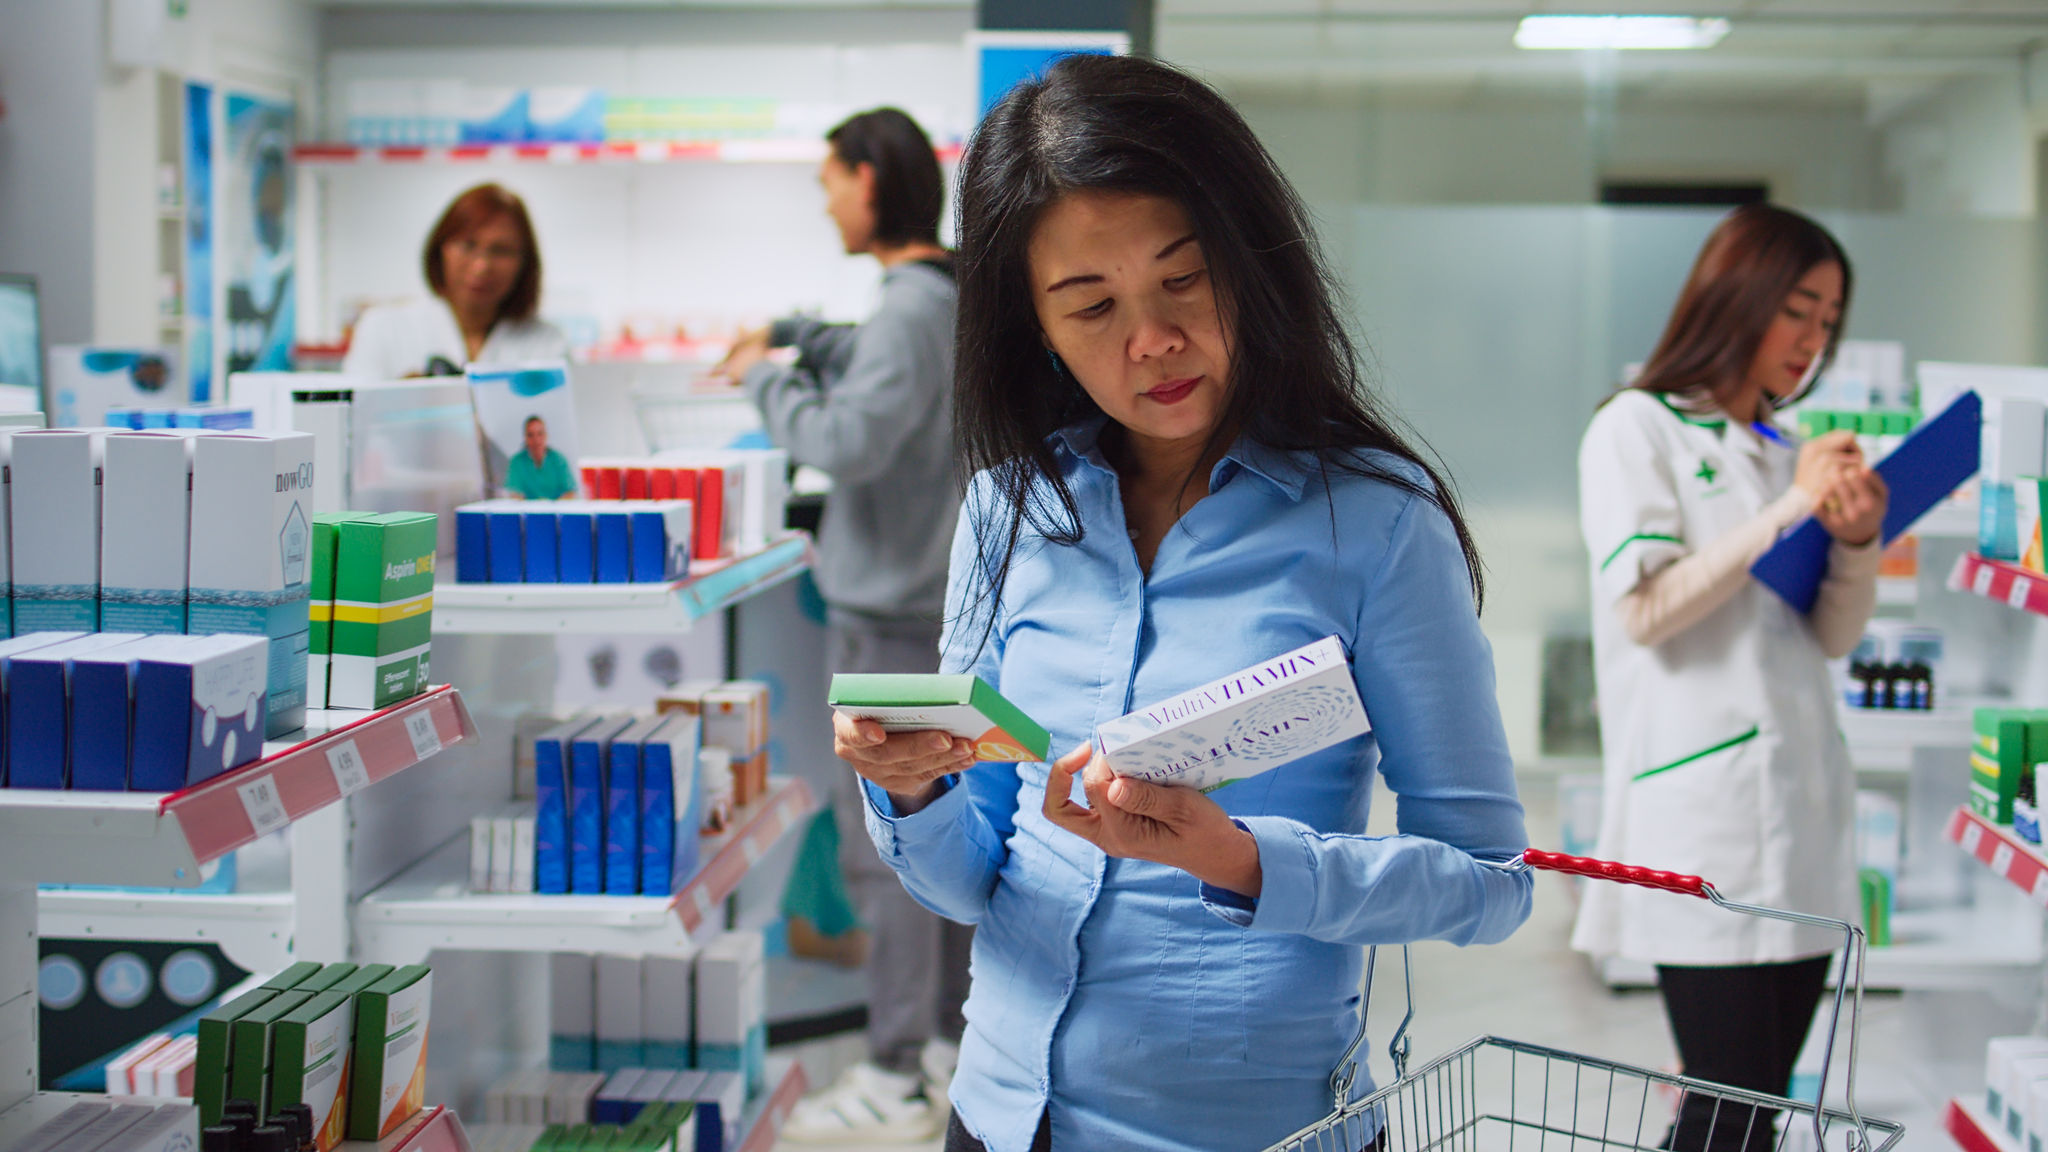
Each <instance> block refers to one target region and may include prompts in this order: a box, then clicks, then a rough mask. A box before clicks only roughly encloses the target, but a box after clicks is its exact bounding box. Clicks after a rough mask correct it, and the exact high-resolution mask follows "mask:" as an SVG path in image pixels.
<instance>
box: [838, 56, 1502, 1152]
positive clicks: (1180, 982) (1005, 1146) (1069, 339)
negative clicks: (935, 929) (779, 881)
mask: <svg viewBox="0 0 2048 1152" xmlns="http://www.w3.org/2000/svg"><path fill="white" fill-rule="evenodd" d="M960 186H961V196H960V228H961V246H960V251H959V265H958V267H959V284H960V312H959V328H958V357H957V366H956V396H957V409H956V411H957V413H958V427H959V429H960V433H961V436H962V440H963V446H964V455H965V464H966V465H967V470H968V472H969V473H970V474H972V475H973V480H972V482H971V483H970V485H969V489H968V495H967V498H966V501H965V503H964V506H963V511H962V516H961V518H960V526H959V528H958V530H957V532H956V534H955V538H954V545H953V554H952V570H951V576H950V585H949V592H948V627H947V632H946V636H945V638H944V640H943V641H942V644H941V648H942V655H943V667H944V670H945V671H948V672H969V673H973V674H975V675H978V676H980V677H982V678H983V679H985V680H987V681H988V682H989V683H990V684H992V685H994V686H995V687H996V688H997V690H998V691H1000V692H1001V693H1002V694H1003V695H1004V696H1006V697H1008V698H1009V699H1010V700H1012V701H1013V702H1015V703H1016V704H1017V705H1019V706H1020V707H1021V708H1023V709H1024V711H1025V712H1027V713H1028V714H1030V715H1031V716H1033V717H1034V718H1036V719H1037V720H1038V721H1039V722H1040V723H1041V724H1043V725H1044V726H1045V727H1046V728H1047V729H1048V730H1049V731H1050V732H1051V733H1052V734H1053V737H1054V740H1055V742H1056V744H1057V746H1058V747H1061V748H1073V749H1074V751H1073V752H1071V753H1069V754H1068V755H1066V756H1065V757H1063V758H1061V759H1060V760H1059V761H1058V762H1056V763H1052V764H1016V765H1012V764H986V763H985V764H972V763H971V762H970V760H969V748H968V745H967V742H966V741H962V740H955V739H952V738H950V737H947V736H945V735H943V734H939V733H932V732H917V733H900V734H896V735H885V734H884V733H883V732H882V731H881V729H880V726H879V725H876V724H873V723H869V722H856V721H850V720H845V719H843V718H842V719H840V720H837V721H835V725H836V727H835V737H836V744H837V747H838V750H839V752H840V754H841V755H842V756H844V757H846V758H847V759H848V760H850V761H852V762H853V763H854V765H855V767H856V769H857V770H858V771H859V773H860V774H861V775H862V776H863V777H864V778H865V790H866V795H867V798H868V813H867V816H868V826H869V832H870V834H871V835H872V836H873V838H874V841H875V843H876V846H877V848H878V849H879V850H880V852H881V854H882V856H883V858H884V859H885V860H886V861H888V863H889V864H890V865H891V867H893V868H894V869H895V871H896V872H897V873H898V874H899V875H900V876H901V877H902V879H903V882H904V884H905V886H906V887H907V888H908V889H909V890H910V892H911V894H912V895H913V896H915V897H916V898H917V899H918V900H919V901H921V902H923V903H924V904H926V905H927V906H928V907H930V908H932V909H933V910H934V911H937V912H939V913H940V914H941V915H945V916H949V917H951V918H953V919H955V920H960V921H965V922H969V923H974V924H976V925H977V926H978V927H977V934H976V937H975V944H974V966H973V986H972V991H971V992H970V994H969V998H968V1001H967V1008H966V1016H967V1021H968V1027H967V1034H966V1037H965V1039H964V1040H963V1042H962V1044H961V1052H960V1064H959V1070H958V1072H957V1073H956V1075H955V1078H954V1080H953V1083H952V1089H951V1092H950V1096H951V1099H952V1103H953V1106H954V1110H955V1115H954V1122H953V1125H952V1128H951V1130H950V1131H949V1132H948V1137H947V1139H948V1143H947V1147H948V1148H949V1149H976V1148H984V1147H985V1148H987V1149H991V1150H994V1152H1025V1150H1026V1149H1031V1148H1038V1149H1042V1148H1047V1147H1053V1148H1059V1149H1061V1150H1062V1152H1069V1150H1071V1152H1081V1150H1094V1149H1111V1148H1114V1149H1119V1150H1123V1149H1158V1150H1162V1152H1163V1150H1168V1149H1191V1148H1202V1149H1232V1150H1236V1149H1257V1148H1263V1147H1265V1146H1267V1145H1269V1144H1271V1143H1273V1142H1274V1141H1276V1140H1278V1139H1280V1138H1281V1137H1283V1136H1285V1135H1287V1134H1288V1133H1290V1132H1292V1131H1294V1130H1296V1129H1298V1128H1300V1127H1302V1126H1303V1125H1306V1124H1309V1123H1311V1122H1313V1121H1315V1120H1316V1119H1318V1118H1319V1117H1321V1116H1322V1115H1324V1114H1325V1113H1327V1112H1328V1110H1329V1108H1330V1104H1331V1101H1330V1096H1329V1087H1328V1085H1329V1077H1330V1072H1331V1070H1332V1066H1333V1065H1334V1064H1335V1063H1336V1061H1337V1060H1338V1058H1339V1056H1340V1055H1341V1054H1342V1053H1343V1050H1344V1048H1345V1045H1346V1044H1347V1043H1348V1042H1349V1040H1350V1038H1351V1036H1352V1033H1353V1032H1354V1031H1355V1030H1356V1028H1357V1024H1358V1017H1357V1013H1358V995H1357V989H1358V983H1359V975H1360V969H1361V965H1362V960H1363V957H1362V953H1361V951H1360V946H1361V945H1367V944H1393V943H1403V942H1407V941H1411V940H1424V939H1438V940H1450V941H1453V942H1455V943H1459V944H1469V943H1489V942H1493V941H1498V940H1500V939H1503V938H1505V937H1506V936H1507V935H1508V934H1509V933H1511V932H1513V931H1514V929H1515V928H1516V927H1517V926H1519V925H1520V924H1521V922H1522V921H1523V920H1524V919H1525V918H1526V917H1527V915H1528V911H1529V896H1530V882H1529V879H1528V878H1527V876H1526V875H1507V874H1503V873H1501V872H1499V871H1496V870H1494V869H1491V868H1489V867H1487V866H1486V865H1485V864H1483V863H1481V862H1480V861H1481V860H1496V861H1498V860H1505V859H1508V858H1510V857H1513V856H1514V855H1516V854H1517V853H1519V852H1520V851H1521V850H1522V848H1523V847H1524V846H1525V835H1524V832H1523V827H1522V809H1521V805H1520V804H1519V803H1518V802H1517V800H1516V798H1515V787H1514V774H1513V765H1512V764H1511V762H1510V760H1509V757H1508V752H1507V747H1506V740H1505V737H1504V735H1503V733H1502V730H1501V723H1500V717H1499V714H1498V711H1497V708H1496V705H1495V700H1494V687H1493V664H1492V660H1491V657H1490V654H1489V651H1488V649H1487V645H1486V641H1485V639H1484V638H1483V637H1482V635H1481V633H1480V630H1479V623H1478V617H1477V611H1476V600H1477V597H1478V591H1479V578H1478V564H1477V560H1476V556H1475V555H1474V553H1473V550H1472V545H1471V540H1470V536H1469V534H1468V532H1467V531H1466V529H1465V526H1464V522H1463V520H1462V518H1461V517H1460V516H1459V514H1458V510H1457V505H1456V502H1455V500H1454V499H1453V498H1452V496H1451V493H1450V489H1449V487H1448V486H1447V485H1446V484H1444V483H1443V482H1442V481H1441V480H1440V478H1439V477H1438V476H1437V475H1436V474H1435V473H1434V472H1433V471H1432V470H1431V468H1430V467H1429V466H1428V465H1427V464H1426V463H1424V462H1423V460H1422V459H1421V457H1420V456H1419V455H1418V453H1416V452H1415V450H1414V449H1412V448H1410V447H1409V446H1408V445H1407V443H1406V442H1405V441H1404V440H1403V439H1402V438H1401V436H1400V435H1399V434H1398V433H1397V432H1396V431H1395V430H1394V429H1393V427H1392V422H1391V421H1390V420H1389V419H1388V418H1387V417H1385V416H1383V415H1381V414H1380V413H1379V412H1378V411H1377V409H1376V407H1375V405H1374V402H1373V400H1372V399H1371V397H1370V395H1369V394H1368V393H1367V391H1366V389H1365V387H1364V384H1363V382H1362V381H1361V379H1360V376H1359V371H1358V369H1357V366H1356V364H1357V361H1356V357H1355V355H1354V349H1353V347H1352V345H1351V343H1350V340H1349V338H1348V337H1347V335H1346V333H1345V327H1344V323H1343V320H1342V317H1341V313H1340V311H1339V308H1338V303H1337V300H1336V298H1335V292H1334V290H1333V287H1332V283H1331V278H1330V275H1329V273H1328V271H1327V269H1326V268H1325V266H1324V265H1323V263H1322V260H1321V257H1320V255H1319V252H1318V250H1317V248H1316V245H1315V243H1314V240H1313V233H1312V229H1311V227H1310V224H1309V220H1308V215H1307V212H1306V211H1305V210H1304V209H1303V207H1302V205H1301V204H1300V202H1299V200H1298V199H1297V198H1296V197H1295V195H1294V193H1293V191H1292V189H1291V188H1289V187H1288V185H1287V183H1286V181H1285V179H1284V178H1283V177H1282V176H1281V175H1280V173H1279V171H1278V170H1277V168H1276V167H1275V166H1274V164H1273V161H1272V159H1271V158H1270V157H1269V156H1268V155H1267V154H1266V152H1265V150H1264V149H1263V148H1262V147H1261V146H1260V145H1259V143H1258V141H1257V140H1256V139H1255V138H1254V137H1253V136H1252V134H1251V131H1250V129H1249V128H1247V127H1246V125H1245V123H1244V121H1243V120H1242V118H1240V117H1239V116H1238V114H1237V113H1236V111H1235V110H1234V109H1232V108H1231V107H1230V106H1229V104H1227V103H1226V102H1225V101H1223V100H1222V99H1221V98H1220V97H1219V96H1217V95H1216V94H1215V93H1214V92H1212V91H1210V90H1209V89H1208V88H1206V87H1204V86H1203V85H1202V84H1201V83H1200V82H1198V81H1196V80H1194V79H1192V78H1190V77H1188V76H1186V75H1184V74H1183V73H1180V72H1178V71H1176V70H1174V69H1172V68H1170V67H1167V66H1165V65H1162V64H1158V63H1156V62H1152V61H1147V60H1143V59H1139V58H1135V57H1105V56H1074V57H1070V58H1067V59H1065V60H1063V61H1061V62H1060V63H1058V64H1056V65H1055V66H1053V67H1052V68H1051V69H1050V70H1048V72H1047V73H1046V75H1045V78H1044V79H1043V80H1040V81H1035V82H1031V83H1026V84H1024V85H1021V86H1019V87H1018V88H1017V89H1015V90H1013V91H1012V93H1011V94H1010V95H1009V96H1008V97H1006V98H1005V99H1004V100H1003V101H1002V103H1001V104H999V105H998V106H997V107H996V109H995V110H994V111H993V112H992V113H991V114H990V115H989V117H988V119H987V120H986V121H985V122H984V123H983V125H982V127H981V128H980V129H979V131H978V132H977V134H976V136H975V139H974V141H973V143H972V144H971V146H970V147H969V149H968V152H967V155H966V157H965V159H964V161H963V168H962V172H961V178H960ZM1333 634H1334V635H1336V636H1337V637H1339V638H1340V639H1341V640H1342V642H1343V643H1344V645H1345V647H1346V649H1347V651H1348V652H1349V654H1350V657H1351V660H1352V671H1353V675H1354V677H1355V680H1356V683H1357V686H1358V690H1359V693H1360V696H1361V698H1362V699H1363V700H1364V703H1365V708H1366V711H1367V713H1368V714H1369V715H1370V717H1371V720H1372V723H1373V728H1374V731H1373V732H1372V734H1370V735H1367V736H1362V737H1359V738H1356V739H1354V740H1350V741H1347V742H1345V743H1343V744H1340V745H1338V746H1336V747H1333V748H1330V749H1327V750H1325V751H1323V752H1320V753H1316V754H1314V755H1311V756H1308V757H1304V758H1302V759H1300V760H1296V761H1294V762H1292V763H1289V764H1285V765H1282V766H1281V767H1279V768H1276V769H1274V770H1272V771H1269V772H1265V773H1263V774H1260V775H1257V776H1254V777H1251V778H1249V779H1246V780H1242V781H1238V782H1236V783H1233V784H1229V785H1227V786H1225V787H1223V788H1220V789H1217V790H1216V791H1214V792H1212V793H1210V794H1208V795H1203V794H1200V793H1197V792H1193V791H1190V790H1186V789H1175V788H1167V787H1159V786H1151V785H1145V784H1141V783H1137V782H1135V781H1129V780H1117V779H1114V778H1113V777H1112V776H1111V775H1110V774H1109V772H1108V769H1107V767H1106V766H1105V765H1104V764H1103V762H1102V761H1101V760H1099V759H1093V760H1091V758H1090V750H1089V746H1088V744H1087V741H1088V739H1089V736H1090V733H1091V732H1093V730H1094V727H1095V725H1097V724H1099V723H1101V722H1103V721H1105V720H1110V719H1113V718H1115V717H1118V716H1121V715H1123V714H1125V713H1127V712H1129V711H1131V710H1132V709H1133V708H1134V707H1138V706H1142V705H1145V704H1148V703H1151V702H1153V701H1156V700H1159V699H1161V698H1164V697H1167V696H1171V695H1174V694H1176V693H1179V692H1182V691H1184V690H1186V689H1189V688H1192V687H1195V686H1197V685H1200V684H1203V683H1206V682H1208V681H1210V680H1214V679H1217V678H1219V677H1221V676H1223V675H1225V674H1227V673H1230V672H1234V671H1237V670H1238V669H1241V668H1243V667H1246V666H1247V665H1250V664H1253V663H1256V662H1258V661H1261V660H1264V659H1267V658H1269V657H1272V656H1276V655H1278V654H1280V653H1282V652H1285V651H1288V650H1290V649H1293V648H1296V647H1299V646H1301V645H1303V644H1306V643H1309V642H1310V641H1313V640H1316V639H1319V638H1321V637H1324V636H1328V635H1333ZM1375 770H1377V772H1378V774H1379V775H1380V776H1381V777H1382V778H1384V779H1385V781H1386V783H1387V785H1388V786H1389V787H1390V788H1391V789H1392V790H1393V791H1394V792H1395V793H1396V794H1397V795H1398V797H1399V806H1398V810H1397V813H1398V821H1399V827H1400V835H1398V836H1393V837H1367V836H1365V835H1364V832H1365V827H1366V813H1367V809H1368V806H1369V803H1370V800H1371V796H1372V781H1373V776H1374V773H1375ZM963 784H964V785H965V786H964V787H963V786H962V785H963ZM1369 1090H1370V1084H1369V1081H1368V1077H1366V1076H1363V1075H1361V1076H1359V1077H1358V1080H1357V1086H1356V1087H1355V1088H1354V1090H1353V1091H1354V1095H1362V1094H1364V1093H1365V1092H1368V1091H1369Z"/></svg>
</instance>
